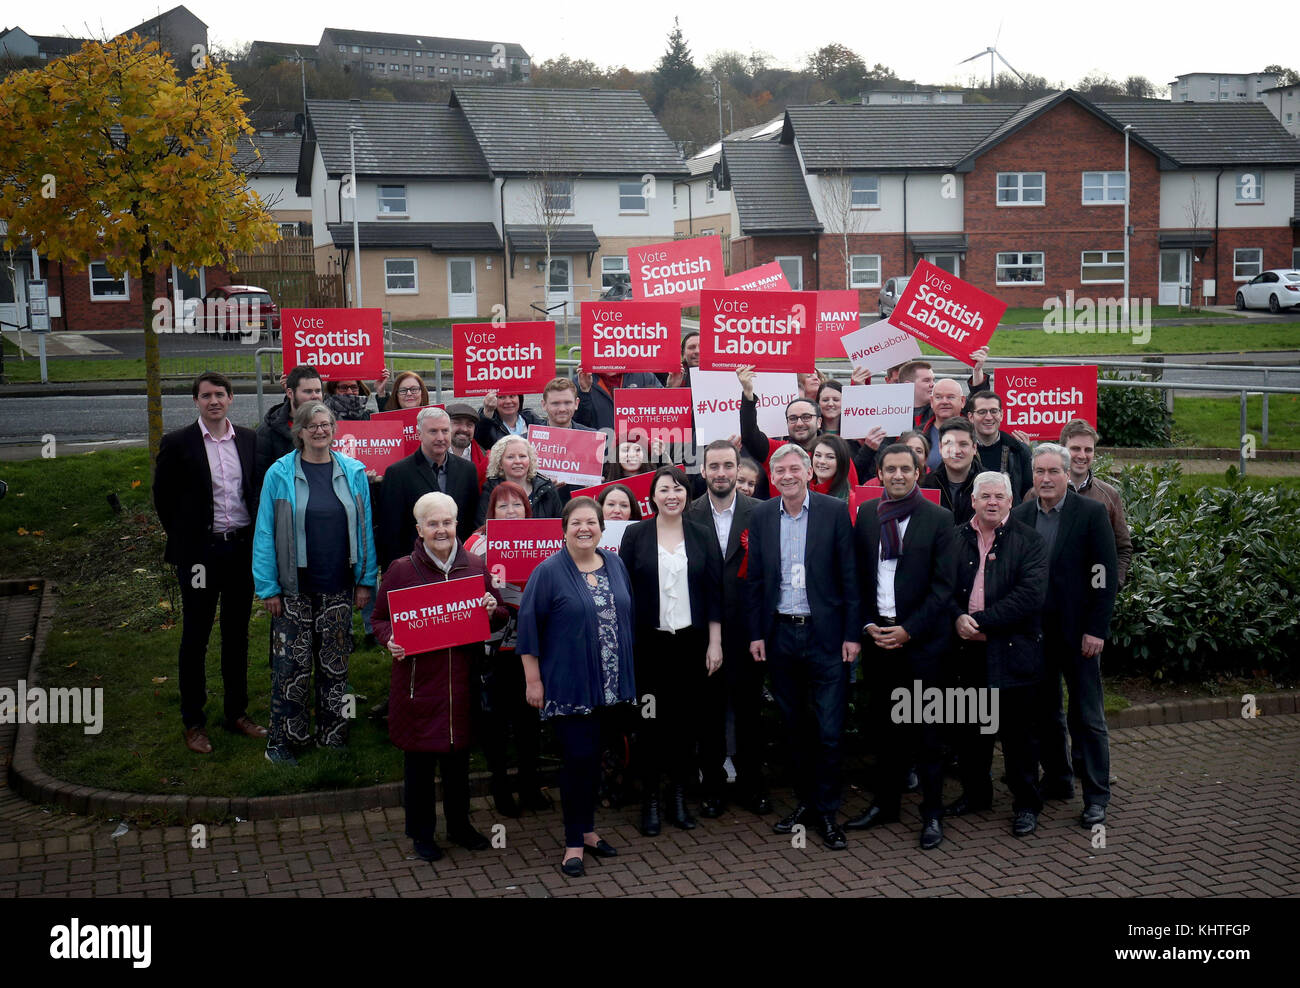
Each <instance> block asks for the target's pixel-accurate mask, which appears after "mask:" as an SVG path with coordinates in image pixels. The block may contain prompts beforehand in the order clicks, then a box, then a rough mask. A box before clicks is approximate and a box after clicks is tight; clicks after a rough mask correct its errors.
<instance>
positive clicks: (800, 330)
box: [700, 291, 817, 373]
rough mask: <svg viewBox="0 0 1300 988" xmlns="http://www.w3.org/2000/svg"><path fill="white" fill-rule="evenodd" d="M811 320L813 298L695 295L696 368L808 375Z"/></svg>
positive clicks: (788, 294) (765, 294)
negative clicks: (697, 321)
mask: <svg viewBox="0 0 1300 988" xmlns="http://www.w3.org/2000/svg"><path fill="white" fill-rule="evenodd" d="M816 318H817V293H816V292H726V291H723V292H715V291H705V292H701V293H700V367H701V368H703V369H704V370H735V369H736V368H737V367H744V366H746V365H752V366H753V367H754V369H755V370H760V371H789V372H793V373H803V372H806V371H810V370H812V369H813V364H814V361H815V359H816V357H815V354H816V346H817V341H816V328H815V325H814V321H815V320H816Z"/></svg>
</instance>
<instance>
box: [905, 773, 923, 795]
mask: <svg viewBox="0 0 1300 988" xmlns="http://www.w3.org/2000/svg"><path fill="white" fill-rule="evenodd" d="M903 791H904V792H920V791H921V780H920V779H919V778H917V775H916V769H912V770H911V771H909V772H908V773H907V780H906V782H905V784H904V786H903Z"/></svg>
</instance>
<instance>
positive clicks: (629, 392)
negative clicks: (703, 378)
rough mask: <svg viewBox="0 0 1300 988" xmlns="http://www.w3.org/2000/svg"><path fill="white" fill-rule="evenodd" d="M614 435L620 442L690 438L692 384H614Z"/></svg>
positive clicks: (678, 440) (676, 440) (684, 439)
mask: <svg viewBox="0 0 1300 988" xmlns="http://www.w3.org/2000/svg"><path fill="white" fill-rule="evenodd" d="M614 435H616V436H617V437H618V441H619V442H623V441H625V440H628V439H631V440H634V441H639V440H641V439H652V440H653V439H662V440H663V441H664V442H666V443H689V442H690V441H691V389H690V388H615V389H614Z"/></svg>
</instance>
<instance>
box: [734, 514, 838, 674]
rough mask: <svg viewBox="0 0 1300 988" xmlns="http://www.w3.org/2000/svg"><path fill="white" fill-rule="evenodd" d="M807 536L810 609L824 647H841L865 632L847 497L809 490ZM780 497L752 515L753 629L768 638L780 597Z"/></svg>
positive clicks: (749, 571) (750, 588)
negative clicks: (859, 613) (859, 615)
mask: <svg viewBox="0 0 1300 988" xmlns="http://www.w3.org/2000/svg"><path fill="white" fill-rule="evenodd" d="M808 498H809V501H808V539H807V543H806V545H805V546H804V564H805V579H806V581H807V586H806V590H807V594H808V608H809V610H810V611H811V612H812V621H813V627H814V628H815V629H816V633H817V634H818V636H819V637H820V639H821V641H822V645H823V647H825V648H827V649H828V650H832V651H834V652H835V653H836V654H838V653H839V651H840V645H841V644H842V643H843V642H856V641H858V640H859V639H860V638H861V637H862V624H861V622H860V621H859V620H858V606H859V604H858V574H857V569H856V566H855V562H854V556H853V526H852V525H851V524H850V523H849V513H848V511H847V510H845V507H844V502H843V501H841V500H840V499H839V498H834V497H830V496H829V495H827V494H817V493H815V492H809V494H808ZM780 510H781V497H780V496H779V495H778V496H777V497H774V498H772V500H770V501H764V502H763V503H762V504H759V505H758V506H757V507H755V508H754V510H753V512H752V513H751V514H750V516H749V565H748V567H747V578H746V580H745V584H746V587H747V588H748V592H749V614H750V634H752V635H753V636H754V638H755V640H758V639H764V640H766V639H768V638H770V637H771V636H772V629H773V627H774V626H775V624H776V608H777V604H778V602H779V601H780V599H781V516H780Z"/></svg>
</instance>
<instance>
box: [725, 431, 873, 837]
mask: <svg viewBox="0 0 1300 988" xmlns="http://www.w3.org/2000/svg"><path fill="white" fill-rule="evenodd" d="M768 467H769V471H770V473H771V476H772V483H773V486H774V487H775V488H776V490H777V492H778V494H779V496H778V497H775V498H773V499H772V500H770V501H766V502H764V503H762V504H760V505H758V506H757V507H755V508H754V510H753V511H752V512H751V513H750V516H749V564H748V568H747V575H746V585H747V587H748V590H749V615H750V634H751V635H752V636H753V640H752V641H751V642H750V643H749V651H750V654H751V655H752V656H753V657H754V660H755V661H757V662H767V663H769V665H768V668H769V670H770V672H771V674H772V694H773V696H774V697H775V698H776V702H777V706H778V707H780V709H781V716H782V719H783V720H784V721H785V727H786V733H787V740H788V744H787V748H788V750H789V752H790V755H791V758H792V760H793V763H794V785H795V795H796V800H797V802H796V806H795V809H794V811H793V812H792V813H790V815H789V816H787V817H785V818H784V819H782V820H781V821H779V822H778V823H776V824H775V825H774V826H773V828H772V829H773V830H775V831H776V832H777V833H778V834H788V833H790V832H791V831H793V830H794V828H795V827H796V826H797V825H799V824H804V823H810V824H812V826H813V827H814V828H816V829H817V830H818V831H819V832H820V833H821V835H822V838H823V840H824V842H825V844H826V846H827V847H829V848H830V849H832V850H836V851H838V850H842V849H843V848H845V847H847V846H848V842H847V841H846V839H845V837H844V831H843V830H842V829H841V828H840V825H839V823H838V822H837V819H836V814H837V812H838V811H839V808H840V758H841V756H840V735H841V733H842V732H843V729H844V714H845V710H846V707H847V702H848V676H847V675H846V669H845V663H851V662H852V661H853V660H854V659H855V658H857V656H858V653H859V651H860V650H861V644H860V642H859V637H860V635H861V626H860V625H859V623H858V580H857V573H856V571H855V568H854V558H853V531H852V526H851V525H850V524H849V515H848V512H847V511H845V509H844V502H843V501H841V500H839V499H838V498H834V497H830V496H828V495H825V494H817V493H815V492H813V491H810V490H808V484H809V482H810V481H811V480H812V461H811V460H810V459H809V457H808V454H807V453H806V452H805V451H804V450H803V449H802V448H801V447H799V446H796V445H795V444H793V443H787V444H786V445H784V446H782V447H780V448H779V449H777V450H775V451H774V452H773V453H772V456H771V458H770V459H769V461H768Z"/></svg>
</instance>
